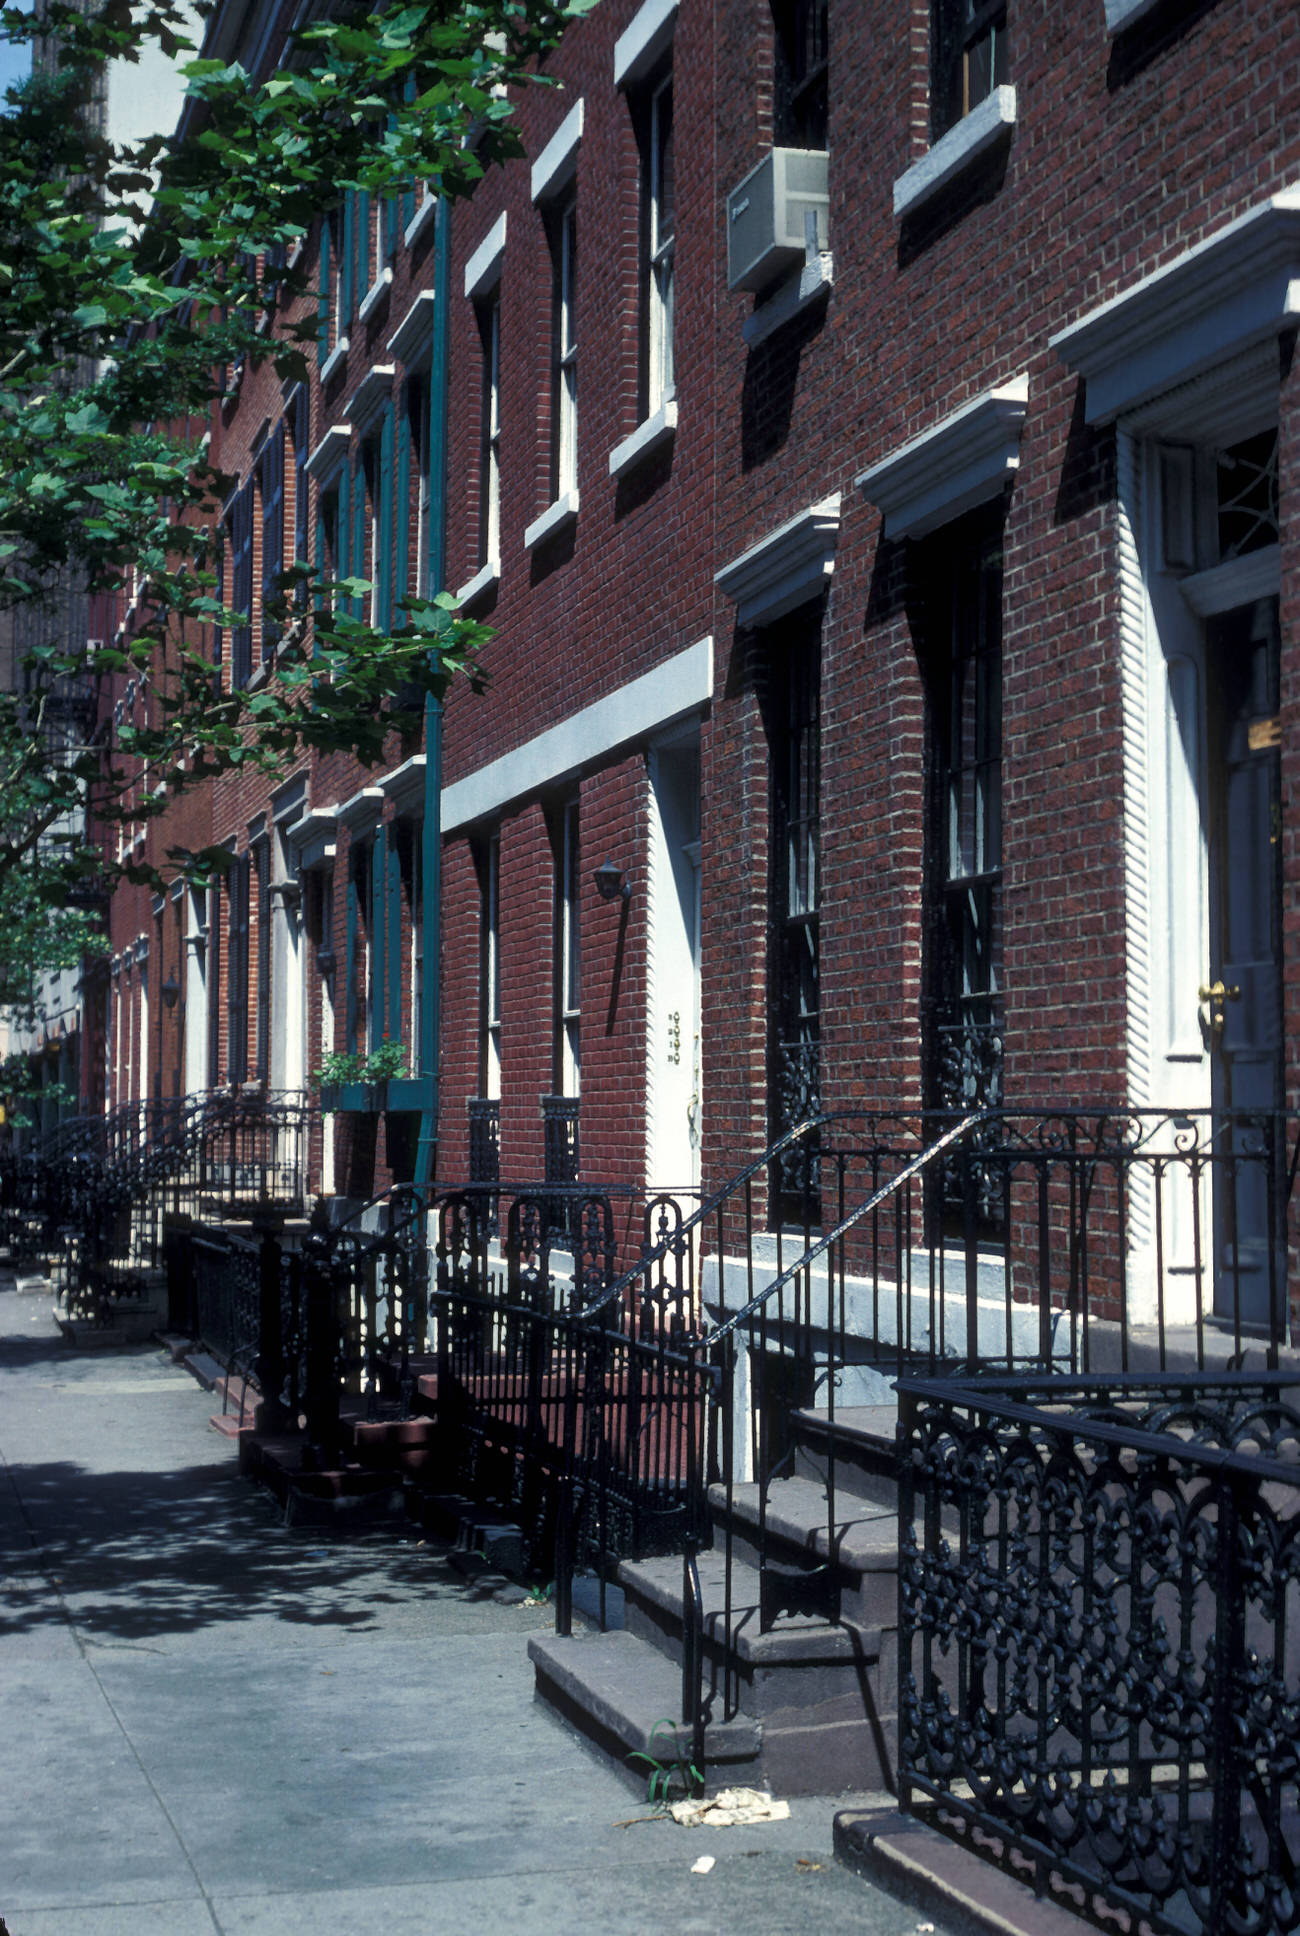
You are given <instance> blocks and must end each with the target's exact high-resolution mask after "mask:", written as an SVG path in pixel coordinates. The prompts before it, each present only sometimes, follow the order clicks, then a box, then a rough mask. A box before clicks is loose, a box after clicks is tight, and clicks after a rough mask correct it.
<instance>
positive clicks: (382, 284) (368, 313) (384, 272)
mask: <svg viewBox="0 0 1300 1936" xmlns="http://www.w3.org/2000/svg"><path fill="white" fill-rule="evenodd" d="M392 286H393V271H392V268H391V267H388V268H384V269H381V270H380V271H379V274H378V275H377V276H376V277H375V279H374V281H373V282H372V283H371V285H370V287H369V289H367V291H366V293H365V295H364V296H363V297H362V298H361V303H360V307H359V308H358V310H357V315H358V316H359V317H360V319H361V321H362V322H363V323H368V322H369V321H370V318H371V317H372V316H373V315H374V313H375V311H376V310H377V309H378V307H379V305H380V303H381V302H383V301H384V299H385V297H386V296H387V294H388V292H389V290H390V289H391V288H392Z"/></svg>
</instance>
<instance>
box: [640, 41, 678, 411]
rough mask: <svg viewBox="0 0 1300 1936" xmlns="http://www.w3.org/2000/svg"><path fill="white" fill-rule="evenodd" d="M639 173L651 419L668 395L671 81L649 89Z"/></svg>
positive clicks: (672, 246)
mask: <svg viewBox="0 0 1300 1936" xmlns="http://www.w3.org/2000/svg"><path fill="white" fill-rule="evenodd" d="M647 118H648V127H647V130H646V134H647V139H646V157H645V170H644V174H643V178H642V179H643V184H644V193H643V210H642V231H643V237H644V241H643V247H644V249H645V265H646V266H645V280H644V292H645V293H644V305H645V310H644V323H643V341H644V344H645V363H646V367H645V375H644V380H643V390H644V396H643V404H644V408H643V410H642V415H643V416H645V417H650V416H653V415H654V413H655V411H656V410H658V409H660V408H661V407H662V405H663V404H665V403H667V402H668V401H669V400H670V399H671V398H672V396H673V393H674V375H673V261H674V256H675V254H676V248H677V221H676V199H675V194H674V183H673V77H672V73H671V71H669V72H668V73H666V74H664V75H662V76H661V77H660V78H659V80H658V81H657V82H656V83H655V84H654V85H653V86H652V88H651V90H650V97H649V103H648V117H647Z"/></svg>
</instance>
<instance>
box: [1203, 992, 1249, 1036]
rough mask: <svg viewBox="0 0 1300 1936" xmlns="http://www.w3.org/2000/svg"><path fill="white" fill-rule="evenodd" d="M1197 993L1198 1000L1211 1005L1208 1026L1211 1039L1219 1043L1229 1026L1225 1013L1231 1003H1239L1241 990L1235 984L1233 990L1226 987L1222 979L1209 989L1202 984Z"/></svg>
mask: <svg viewBox="0 0 1300 1936" xmlns="http://www.w3.org/2000/svg"><path fill="white" fill-rule="evenodd" d="M1196 993H1197V999H1198V1000H1200V1001H1203V1002H1207V1003H1208V1004H1209V1009H1210V1013H1209V1016H1208V1017H1207V1026H1208V1028H1209V1031H1210V1035H1211V1037H1212V1038H1213V1040H1214V1041H1215V1042H1217V1041H1218V1039H1219V1037H1220V1036H1221V1035H1222V1034H1223V1031H1224V1028H1225V1027H1226V1025H1227V1016H1226V1014H1225V1012H1224V1011H1225V1010H1226V1008H1227V1005H1228V1003H1229V1002H1239V1001H1240V1000H1241V990H1240V988H1238V987H1237V985H1236V984H1235V983H1234V984H1233V986H1232V987H1231V988H1228V987H1225V986H1224V983H1223V981H1222V979H1220V980H1219V981H1214V982H1211V983H1210V985H1209V986H1208V988H1207V987H1206V985H1205V983H1204V982H1202V983H1201V986H1200V987H1199V988H1198V989H1197V991H1196Z"/></svg>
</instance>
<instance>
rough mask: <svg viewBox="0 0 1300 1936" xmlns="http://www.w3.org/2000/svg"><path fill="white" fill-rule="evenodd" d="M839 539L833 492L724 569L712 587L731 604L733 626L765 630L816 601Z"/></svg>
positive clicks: (837, 499)
mask: <svg viewBox="0 0 1300 1936" xmlns="http://www.w3.org/2000/svg"><path fill="white" fill-rule="evenodd" d="M839 535H840V494H839V492H838V491H837V492H836V493H835V494H834V496H833V497H826V498H822V499H821V501H820V502H819V503H817V504H810V505H809V506H808V509H807V510H806V511H800V512H799V514H798V516H797V517H793V518H790V519H788V520H787V522H786V523H785V524H782V525H778V527H777V529H776V530H775V531H772V532H769V534H768V536H767V537H766V538H761V539H760V540H759V542H758V543H757V544H756V545H751V546H750V548H749V550H748V551H744V552H742V553H741V555H740V556H739V558H733V559H732V561H731V563H730V564H729V565H724V566H723V568H722V570H721V571H719V572H716V573H715V574H714V579H713V582H714V584H715V585H716V586H717V587H718V590H719V591H720V592H721V593H722V594H723V596H724V597H726V598H730V599H734V601H735V605H736V620H737V623H738V624H740V625H745V626H755V625H770V624H771V623H772V621H773V619H778V618H782V617H784V615H785V613H786V612H792V611H794V609H795V607H796V606H798V605H806V604H807V602H808V600H809V599H812V598H816V597H818V596H819V595H820V593H821V592H823V591H824V590H825V588H826V586H827V584H828V583H829V582H830V576H831V573H832V571H833V570H834V569H835V545H836V541H837V539H838V538H839Z"/></svg>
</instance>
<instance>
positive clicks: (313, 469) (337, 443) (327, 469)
mask: <svg viewBox="0 0 1300 1936" xmlns="http://www.w3.org/2000/svg"><path fill="white" fill-rule="evenodd" d="M351 442H352V425H351V424H349V423H334V424H331V425H330V427H329V429H328V430H327V431H326V432H325V435H324V436H323V437H322V438H321V440H320V442H319V443H318V444H317V446H316V448H315V450H314V451H313V452H312V454H311V456H310V457H309V458H308V459H307V462H306V463H305V464H304V465H303V469H304V470H305V471H306V473H307V475H308V477H312V478H314V479H315V480H316V482H317V483H318V484H322V485H323V484H327V483H328V482H329V480H330V479H331V478H332V477H333V475H334V473H335V471H340V470H342V468H343V466H344V465H345V464H346V463H347V461H348V445H349V444H350V443H351Z"/></svg>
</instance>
